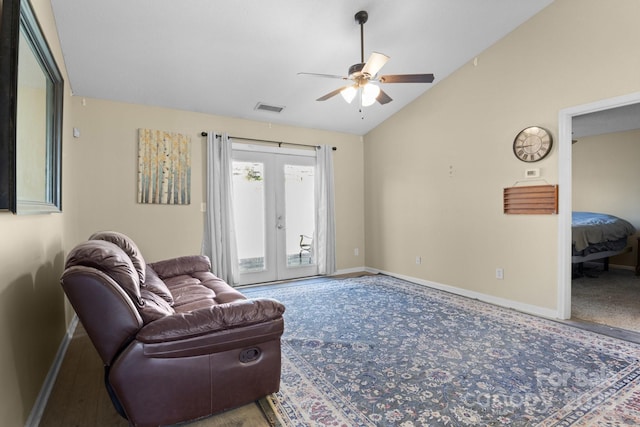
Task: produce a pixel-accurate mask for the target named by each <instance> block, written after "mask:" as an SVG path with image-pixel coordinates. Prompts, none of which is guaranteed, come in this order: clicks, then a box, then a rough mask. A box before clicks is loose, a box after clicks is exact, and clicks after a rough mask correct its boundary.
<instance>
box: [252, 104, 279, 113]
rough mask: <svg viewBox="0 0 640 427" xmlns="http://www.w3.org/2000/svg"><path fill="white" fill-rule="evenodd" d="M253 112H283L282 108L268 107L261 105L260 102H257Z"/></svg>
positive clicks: (267, 105)
mask: <svg viewBox="0 0 640 427" xmlns="http://www.w3.org/2000/svg"><path fill="white" fill-rule="evenodd" d="M254 110H258V111H271V112H272V113H279V112H281V111H282V110H284V107H279V106H277V105H269V104H263V103H262V102H258V103H257V104H256V107H255V108H254Z"/></svg>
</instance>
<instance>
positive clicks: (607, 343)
mask: <svg viewBox="0 0 640 427" xmlns="http://www.w3.org/2000/svg"><path fill="white" fill-rule="evenodd" d="M379 282H383V284H384V286H391V287H393V288H394V289H395V290H397V291H399V292H404V293H405V294H407V295H408V296H412V297H415V296H428V297H429V298H434V299H436V300H439V301H442V302H446V303H448V304H450V305H452V306H454V307H459V308H461V309H464V310H466V311H471V312H474V313H479V314H481V315H483V316H488V317H491V318H493V319H497V320H499V321H500V322H508V323H510V324H512V325H513V326H514V328H526V329H531V328H534V329H536V330H538V331H542V332H544V333H546V334H552V335H554V336H558V337H561V338H562V339H564V340H567V341H568V342H572V343H574V344H577V345H580V346H585V344H587V343H588V345H589V346H591V347H594V348H595V349H597V350H598V351H599V352H601V353H604V354H607V355H611V356H613V357H616V358H619V359H621V360H624V361H626V362H628V363H629V366H628V367H627V368H626V369H624V370H623V371H621V372H618V373H617V375H615V376H612V377H610V378H608V379H607V380H606V381H605V382H603V383H602V384H599V385H598V386H596V387H594V388H593V389H591V390H589V391H588V392H586V393H583V394H582V395H580V396H577V398H576V399H574V400H573V401H571V402H569V403H567V404H566V405H565V406H564V407H563V408H561V409H560V410H557V411H555V412H554V413H552V414H550V415H549V416H548V417H547V418H546V419H545V420H544V421H543V422H542V423H540V424H539V425H541V426H569V425H572V426H583V425H584V426H587V425H595V424H590V423H591V422H592V421H593V420H597V419H599V418H598V417H600V418H602V417H603V416H604V417H605V418H606V419H607V420H609V418H610V416H609V415H608V414H604V415H603V410H607V409H610V410H611V409H613V408H615V407H616V403H615V402H614V401H612V400H611V399H612V398H615V397H619V396H622V397H623V398H625V399H627V400H629V399H630V401H631V402H636V399H640V396H637V394H640V391H638V392H636V391H635V389H634V388H633V387H629V386H630V385H631V384H634V383H636V382H637V383H640V365H639V364H638V362H639V361H640V345H639V344H636V343H632V342H628V341H623V340H620V339H616V338H613V337H609V336H606V335H602V334H598V333H596V332H592V331H587V330H584V329H580V328H576V327H574V326H572V325H569V324H564V323H560V322H558V321H555V320H553V319H547V318H542V317H539V316H535V315H532V314H528V313H523V312H519V311H516V310H513V309H510V308H505V307H500V306H496V305H493V304H490V303H487V302H483V301H479V300H476V299H472V298H467V297H463V296H460V295H456V294H452V293H449V292H446V291H442V290H439V289H434V288H431V287H428V286H425V285H421V284H417V283H413V282H408V281H406V280H403V279H398V278H395V277H392V276H386V275H375V276H363V277H357V278H347V279H334V278H328V279H327V280H323V281H317V280H316V281H313V282H312V283H309V282H307V283H305V281H303V282H290V283H283V284H277V285H264V286H259V287H254V288H248V289H246V290H243V292H246V291H248V292H246V293H247V294H251V293H253V292H261V291H264V290H265V289H266V290H283V289H286V291H287V292H291V293H298V294H299V293H302V294H307V293H314V292H324V291H326V289H327V288H331V287H343V288H344V287H349V286H353V285H358V286H360V285H365V286H367V285H371V284H372V283H379ZM310 284H311V285H313V286H312V287H310V286H309V285H310ZM378 285H379V284H378ZM248 296H250V295H248ZM285 370H286V371H287V372H290V373H291V374H292V375H296V376H297V378H298V377H299V378H298V380H300V381H305V384H307V386H306V388H305V391H306V392H307V393H309V391H310V390H311V391H315V392H314V393H310V394H317V396H308V395H306V396H304V397H306V401H307V402H311V403H310V404H311V405H317V406H319V405H327V402H332V403H333V404H334V405H335V404H336V403H338V402H337V401H334V400H333V398H332V396H337V395H339V394H340V393H339V392H338V391H337V390H335V388H334V387H333V385H332V384H330V383H328V382H327V381H325V380H324V379H321V378H314V376H313V375H309V373H311V372H312V371H313V368H312V367H311V366H307V362H306V361H304V360H303V359H302V358H301V357H300V356H299V355H298V354H296V353H295V352H294V351H293V350H291V349H290V348H289V345H288V344H287V342H286V341H284V340H283V371H285ZM636 388H638V390H640V385H637V386H636ZM294 394H295V391H294V390H293V389H289V387H288V385H287V384H284V383H283V384H282V386H281V391H280V392H279V393H278V394H277V395H276V396H275V397H272V398H271V399H270V400H269V401H270V404H271V405H272V407H273V410H274V412H275V414H276V415H277V416H278V417H279V418H280V420H279V421H280V422H281V424H282V425H286V426H295V425H306V424H308V423H316V422H317V424H319V425H321V424H322V422H320V421H321V420H317V419H316V420H314V419H306V418H305V417H304V415H303V413H305V412H306V413H311V411H309V410H310V409H311V408H294V407H292V406H291V405H288V404H287V402H286V396H293V395H294ZM294 397H295V398H296V400H299V399H298V397H302V396H294ZM325 397H327V398H325ZM340 403H341V405H340V407H339V408H338V407H335V408H323V411H325V412H327V411H328V412H331V413H332V415H334V416H335V414H336V413H339V414H340V415H341V418H340V421H341V422H342V423H343V424H344V425H363V426H366V425H372V426H373V425H376V424H375V423H373V422H372V421H371V420H370V419H368V418H367V417H365V416H364V415H363V414H361V413H360V412H359V411H358V410H357V409H356V408H355V407H353V408H351V407H350V405H345V404H344V402H340ZM632 404H633V405H634V403H632ZM618 406H619V405H618ZM634 408H635V406H634ZM296 409H301V411H297V410H296ZM305 409H306V410H307V411H305ZM638 416H639V417H640V408H638ZM635 419H636V418H634V420H635ZM334 421H336V420H335V419H334ZM609 421H611V420H609ZM585 423H586V424H585ZM605 423H606V420H605ZM603 425H604V424H603ZM614 425H615V424H614Z"/></svg>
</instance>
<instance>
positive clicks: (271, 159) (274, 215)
mask: <svg viewBox="0 0 640 427" xmlns="http://www.w3.org/2000/svg"><path fill="white" fill-rule="evenodd" d="M309 153H311V154H315V153H314V152H310V151H307V150H287V152H286V154H283V153H282V150H280V151H279V152H272V151H268V150H266V151H255V150H236V149H234V151H233V156H232V157H233V203H234V220H235V229H236V244H237V251H238V262H239V271H240V284H242V285H246V284H253V283H264V282H273V281H279V280H286V279H294V278H300V277H308V276H314V275H316V274H317V273H318V265H317V263H316V257H315V250H314V232H315V229H316V226H315V211H316V208H315V156H311V155H310V154H309Z"/></svg>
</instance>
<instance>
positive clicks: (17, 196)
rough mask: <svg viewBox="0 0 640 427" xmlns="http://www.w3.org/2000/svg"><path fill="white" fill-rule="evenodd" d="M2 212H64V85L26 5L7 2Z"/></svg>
mask: <svg viewBox="0 0 640 427" xmlns="http://www.w3.org/2000/svg"><path fill="white" fill-rule="evenodd" d="M0 30H1V33H0V56H1V61H0V64H2V65H1V66H0V210H9V211H11V212H14V213H18V214H32V213H46V212H59V211H60V210H61V207H62V206H61V187H62V185H61V184H62V183H61V157H62V109H63V90H64V81H63V79H62V75H61V74H60V70H59V69H58V66H57V65H56V62H55V59H54V58H53V55H52V53H51V49H50V48H49V45H48V43H47V41H46V39H45V37H44V35H43V33H42V29H41V28H40V25H39V24H38V20H37V18H36V16H35V14H34V12H33V9H32V8H31V5H30V3H29V1H28V0H3V8H2V23H1V27H0Z"/></svg>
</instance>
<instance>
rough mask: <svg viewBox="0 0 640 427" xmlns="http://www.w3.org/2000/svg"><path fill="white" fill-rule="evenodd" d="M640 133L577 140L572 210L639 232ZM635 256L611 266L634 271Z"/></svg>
mask: <svg viewBox="0 0 640 427" xmlns="http://www.w3.org/2000/svg"><path fill="white" fill-rule="evenodd" d="M639 159H640V130H635V131H628V132H616V133H609V134H605V135H595V136H591V137H584V138H579V140H578V142H577V143H576V144H574V145H573V146H572V175H573V176H572V186H573V191H572V206H573V209H574V210H576V211H589V212H603V213H608V214H611V215H615V216H619V217H621V218H624V219H626V220H627V221H629V222H630V223H631V224H633V225H634V226H635V227H636V229H638V230H640V185H638V183H640V167H638V160H639ZM631 243H632V244H633V246H634V252H633V253H628V254H625V255H620V256H618V257H615V258H612V259H611V263H612V264H617V265H626V266H630V267H635V265H636V259H637V258H636V257H637V252H636V251H637V239H635V238H632V239H631Z"/></svg>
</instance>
